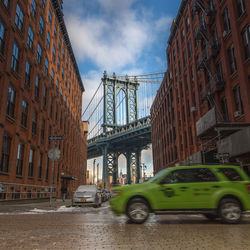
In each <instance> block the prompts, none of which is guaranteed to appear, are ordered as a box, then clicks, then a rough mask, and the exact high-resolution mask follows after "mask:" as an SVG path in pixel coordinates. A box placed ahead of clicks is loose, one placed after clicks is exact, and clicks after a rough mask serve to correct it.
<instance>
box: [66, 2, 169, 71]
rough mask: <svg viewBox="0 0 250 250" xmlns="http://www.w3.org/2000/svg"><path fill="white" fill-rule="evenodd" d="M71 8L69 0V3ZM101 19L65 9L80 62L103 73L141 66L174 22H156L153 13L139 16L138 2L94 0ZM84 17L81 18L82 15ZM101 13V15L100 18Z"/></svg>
mask: <svg viewBox="0 0 250 250" xmlns="http://www.w3.org/2000/svg"><path fill="white" fill-rule="evenodd" d="M64 2H65V5H66V6H68V5H69V4H68V2H69V0H65V1H64ZM94 2H95V3H96V4H97V5H96V6H97V8H99V12H98V13H99V15H95V14H92V15H90V14H85V15H84V14H82V13H84V11H83V10H82V11H81V10H80V9H81V8H83V7H81V6H79V4H78V6H79V8H78V10H77V11H76V12H73V11H71V10H70V9H69V10H67V9H65V12H66V14H65V20H66V24H67V29H68V32H69V35H70V39H71V41H72V45H73V48H74V52H75V54H76V57H77V59H78V60H80V61H82V62H84V61H86V60H91V62H92V63H93V64H95V65H97V67H98V68H99V69H100V70H102V71H103V70H104V69H106V70H107V71H108V72H109V71H111V72H113V71H119V70H121V69H123V68H125V67H127V66H129V67H136V66H138V60H139V59H140V58H141V57H142V55H143V54H144V53H145V50H146V49H147V48H150V47H151V46H152V45H153V43H154V42H156V41H157V38H158V35H159V34H160V33H161V32H166V31H167V30H168V26H169V24H170V23H171V20H172V18H170V17H168V16H165V17H160V18H159V19H158V20H154V19H152V15H151V13H150V12H149V11H146V10H145V11H142V13H143V14H142V15H137V11H136V10H135V9H134V8H133V3H134V2H135V1H134V0H116V1H113V0H94ZM80 13H81V14H80ZM100 13H101V14H100Z"/></svg>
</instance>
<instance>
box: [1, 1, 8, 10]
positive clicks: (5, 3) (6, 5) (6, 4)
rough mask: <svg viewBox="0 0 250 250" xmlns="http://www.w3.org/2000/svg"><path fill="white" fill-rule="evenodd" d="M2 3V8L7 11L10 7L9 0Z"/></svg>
mask: <svg viewBox="0 0 250 250" xmlns="http://www.w3.org/2000/svg"><path fill="white" fill-rule="evenodd" d="M2 2H3V4H4V6H5V7H6V8H7V9H8V8H9V5H10V3H9V0H2Z"/></svg>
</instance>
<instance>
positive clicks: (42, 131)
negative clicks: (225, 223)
mask: <svg viewBox="0 0 250 250" xmlns="http://www.w3.org/2000/svg"><path fill="white" fill-rule="evenodd" d="M44 135H45V120H44V119H42V124H41V142H42V143H44Z"/></svg>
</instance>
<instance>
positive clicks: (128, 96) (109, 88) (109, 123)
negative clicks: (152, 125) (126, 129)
mask: <svg viewBox="0 0 250 250" xmlns="http://www.w3.org/2000/svg"><path fill="white" fill-rule="evenodd" d="M102 82H103V87H104V116H103V117H104V118H103V125H102V127H103V132H104V133H105V132H107V131H109V130H110V128H111V129H113V128H115V127H117V126H119V124H118V117H117V114H116V109H117V107H118V106H119V103H117V95H118V93H119V91H120V90H122V91H124V93H125V102H126V124H128V123H130V122H133V121H135V120H137V119H138V107H137V92H138V87H139V83H138V82H137V81H136V80H134V81H132V80H131V79H129V78H128V77H126V78H125V79H122V78H119V77H117V76H116V75H115V74H113V76H108V75H107V73H106V71H104V75H103V78H102Z"/></svg>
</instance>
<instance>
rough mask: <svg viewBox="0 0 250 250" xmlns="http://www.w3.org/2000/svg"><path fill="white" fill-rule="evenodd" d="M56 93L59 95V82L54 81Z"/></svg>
mask: <svg viewBox="0 0 250 250" xmlns="http://www.w3.org/2000/svg"><path fill="white" fill-rule="evenodd" d="M56 92H57V93H59V81H58V79H56Z"/></svg>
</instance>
